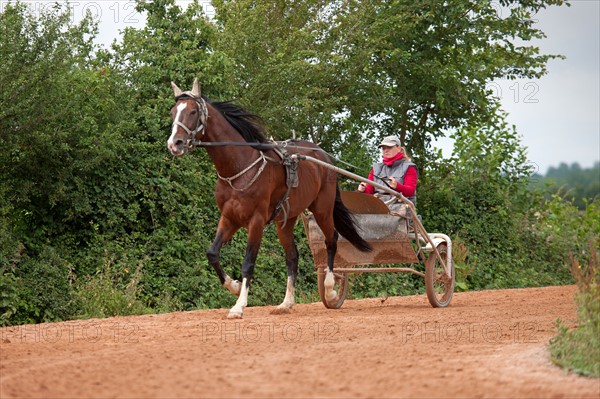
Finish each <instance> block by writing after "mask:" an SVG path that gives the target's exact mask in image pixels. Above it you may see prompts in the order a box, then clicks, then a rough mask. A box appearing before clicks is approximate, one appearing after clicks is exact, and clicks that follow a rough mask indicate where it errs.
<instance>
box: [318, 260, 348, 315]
mask: <svg viewBox="0 0 600 399" xmlns="http://www.w3.org/2000/svg"><path fill="white" fill-rule="evenodd" d="M333 276H334V278H335V284H334V286H333V289H334V290H335V291H336V292H337V295H336V297H335V298H334V299H333V300H332V301H329V302H328V301H327V299H325V270H323V269H319V271H318V272H317V283H318V287H319V296H320V297H321V302H323V305H325V307H326V308H327V309H339V308H341V307H342V304H343V303H344V300H345V299H346V294H347V293H348V273H338V272H336V271H334V272H333Z"/></svg>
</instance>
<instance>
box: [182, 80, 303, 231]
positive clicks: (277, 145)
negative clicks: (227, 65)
mask: <svg viewBox="0 0 600 399" xmlns="http://www.w3.org/2000/svg"><path fill="white" fill-rule="evenodd" d="M184 99H190V100H194V101H195V102H196V105H197V106H198V111H199V113H200V118H199V119H198V123H197V124H196V127H195V128H194V130H190V129H189V128H188V127H187V126H186V125H185V124H183V123H181V122H180V121H178V120H176V121H174V122H173V123H174V124H175V125H177V126H179V127H181V128H182V129H183V130H185V131H186V132H187V134H188V138H187V140H186V147H187V148H188V149H189V150H192V149H194V148H195V147H198V146H201V147H208V146H214V145H235V144H236V143H216V142H211V143H205V142H203V141H202V138H203V137H204V131H205V129H206V124H207V121H208V107H207V106H206V102H205V101H204V99H203V98H201V97H200V98H198V97H196V96H194V95H192V94H191V93H189V92H184V93H183V94H182V95H180V96H178V97H176V98H175V102H178V101H180V100H184ZM198 133H201V136H200V140H198V139H196V135H197V134H198ZM292 142H293V140H286V141H272V143H256V144H257V145H256V146H254V147H256V148H257V150H258V151H259V153H260V156H259V157H258V158H257V159H256V160H255V161H254V162H252V163H251V164H250V165H248V166H247V167H246V168H244V169H243V170H242V171H240V172H239V173H236V174H235V175H233V176H230V177H224V176H221V175H220V174H219V172H217V176H218V178H219V179H220V180H223V181H224V182H226V183H227V184H229V186H230V187H231V188H232V189H233V190H235V191H238V192H243V191H246V190H247V189H249V188H250V187H251V186H252V185H253V184H254V183H255V182H256V181H257V180H258V178H259V177H260V175H261V174H262V172H263V171H264V169H265V167H266V165H267V163H268V162H274V163H281V164H282V165H283V166H284V167H285V173H286V181H285V182H286V186H287V190H286V192H285V194H284V195H283V197H282V198H281V199H280V200H279V201H278V202H277V205H276V206H275V209H274V210H273V213H272V214H271V217H270V218H269V220H268V221H267V224H269V223H271V222H272V221H273V220H275V218H276V217H277V215H279V213H281V212H283V224H282V226H281V227H282V228H283V227H285V225H286V223H287V219H288V213H289V209H290V204H289V197H290V191H291V189H292V188H295V187H298V162H299V161H298V160H297V159H292V157H291V156H290V154H289V153H288V151H287V149H286V147H287V146H288V145H289V144H290V143H292ZM246 144H247V145H249V146H252V144H255V143H246ZM261 144H263V146H264V147H267V148H268V149H272V150H273V151H274V152H275V154H277V156H278V157H279V158H280V160H278V159H275V158H272V157H269V156H267V155H265V153H264V151H265V150H266V148H265V149H261V148H260V147H261ZM261 161H262V164H261V165H260V167H259V168H258V171H257V172H256V174H255V175H254V176H253V177H252V179H251V180H250V181H249V182H248V184H246V185H245V186H244V187H243V188H237V187H235V186H234V185H233V182H234V181H235V180H236V179H238V178H240V177H242V176H243V175H244V174H246V173H247V172H248V171H250V170H251V169H252V168H253V167H255V166H256V165H257V164H259V163H260V162H261Z"/></svg>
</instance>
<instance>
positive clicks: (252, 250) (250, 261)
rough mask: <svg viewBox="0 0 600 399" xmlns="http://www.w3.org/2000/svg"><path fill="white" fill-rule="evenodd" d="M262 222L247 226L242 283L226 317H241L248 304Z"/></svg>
mask: <svg viewBox="0 0 600 399" xmlns="http://www.w3.org/2000/svg"><path fill="white" fill-rule="evenodd" d="M264 226H265V224H264V222H263V223H252V224H251V226H249V227H248V244H247V245H246V255H245V256H244V262H243V263H242V284H241V290H240V295H239V296H238V299H237V301H236V302H235V305H233V307H232V308H231V309H230V310H229V314H228V315H227V318H228V319H241V318H242V316H243V315H244V308H245V307H246V306H247V305H248V292H249V290H250V281H252V278H253V277H254V265H255V264H256V256H257V255H258V250H259V249H260V243H261V241H262V234H263V229H264Z"/></svg>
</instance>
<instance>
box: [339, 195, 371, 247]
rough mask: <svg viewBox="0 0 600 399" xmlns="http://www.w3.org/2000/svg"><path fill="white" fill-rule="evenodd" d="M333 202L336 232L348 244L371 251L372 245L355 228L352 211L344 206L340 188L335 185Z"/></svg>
mask: <svg viewBox="0 0 600 399" xmlns="http://www.w3.org/2000/svg"><path fill="white" fill-rule="evenodd" d="M335 190H336V192H335V203H334V206H333V224H334V226H335V229H336V230H337V232H338V233H340V234H341V235H342V236H343V237H344V238H345V239H346V240H348V241H349V242H350V244H352V245H354V246H355V247H356V249H358V250H360V251H362V252H371V251H372V250H373V247H372V246H371V245H370V244H369V243H368V242H366V241H365V240H364V239H363V238H362V237H361V236H360V235H359V234H358V231H357V229H356V221H355V220H354V217H352V213H350V211H349V210H348V208H346V205H344V203H343V202H342V197H341V195H340V188H339V187H336V189H335Z"/></svg>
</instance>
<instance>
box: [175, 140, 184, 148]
mask: <svg viewBox="0 0 600 399" xmlns="http://www.w3.org/2000/svg"><path fill="white" fill-rule="evenodd" d="M175 147H177V148H181V147H183V140H181V139H179V140H177V141H175Z"/></svg>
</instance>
